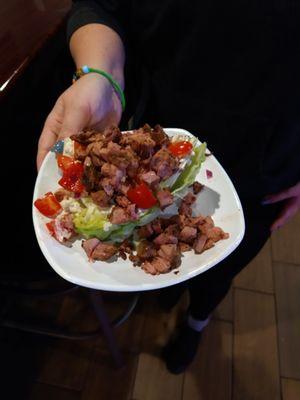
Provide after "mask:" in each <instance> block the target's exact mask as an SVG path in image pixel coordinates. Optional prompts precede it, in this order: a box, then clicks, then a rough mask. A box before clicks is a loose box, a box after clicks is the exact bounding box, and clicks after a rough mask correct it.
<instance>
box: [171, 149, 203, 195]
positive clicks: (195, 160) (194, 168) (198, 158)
mask: <svg viewBox="0 0 300 400" xmlns="http://www.w3.org/2000/svg"><path fill="white" fill-rule="evenodd" d="M205 151H206V143H202V144H201V145H200V146H198V147H195V148H194V153H195V154H194V155H193V156H192V157H191V162H190V163H189V164H188V165H187V166H186V167H185V168H184V170H183V171H182V173H181V174H180V175H179V177H178V178H177V179H176V181H175V183H174V184H173V186H172V187H171V193H172V194H173V195H176V194H177V193H178V192H181V191H182V190H183V189H185V188H187V187H188V186H190V185H192V184H193V183H194V181H195V178H196V176H197V174H198V172H199V170H200V168H201V164H202V163H203V162H204V161H205Z"/></svg>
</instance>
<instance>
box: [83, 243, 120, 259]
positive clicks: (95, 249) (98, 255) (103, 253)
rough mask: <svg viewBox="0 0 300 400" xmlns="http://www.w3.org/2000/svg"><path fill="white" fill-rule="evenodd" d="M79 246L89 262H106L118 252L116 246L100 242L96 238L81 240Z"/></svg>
mask: <svg viewBox="0 0 300 400" xmlns="http://www.w3.org/2000/svg"><path fill="white" fill-rule="evenodd" d="M81 245H82V247H83V249H84V251H85V252H86V254H87V256H88V258H89V260H90V261H97V260H98V261H106V260H109V259H110V258H111V257H112V256H114V255H115V254H116V253H117V252H118V247H117V246H116V245H114V244H111V243H105V242H101V241H100V240H98V239H96V238H92V239H87V240H83V241H82V244H81Z"/></svg>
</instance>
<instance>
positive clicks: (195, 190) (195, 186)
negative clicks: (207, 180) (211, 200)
mask: <svg viewBox="0 0 300 400" xmlns="http://www.w3.org/2000/svg"><path fill="white" fill-rule="evenodd" d="M192 187H193V193H194V194H196V195H197V194H198V193H200V192H201V190H202V188H203V185H201V183H199V182H197V181H195V182H194V183H193V185H192Z"/></svg>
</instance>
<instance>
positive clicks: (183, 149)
mask: <svg viewBox="0 0 300 400" xmlns="http://www.w3.org/2000/svg"><path fill="white" fill-rule="evenodd" d="M192 148H193V145H192V143H190V142H187V141H181V142H174V143H171V144H170V145H169V151H170V152H171V153H172V154H174V156H177V157H182V156H185V155H187V154H189V153H190V152H191V151H192Z"/></svg>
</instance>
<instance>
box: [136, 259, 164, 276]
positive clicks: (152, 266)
mask: <svg viewBox="0 0 300 400" xmlns="http://www.w3.org/2000/svg"><path fill="white" fill-rule="evenodd" d="M142 269H143V270H144V271H145V272H147V273H148V274H151V275H158V274H165V273H166V272H169V271H170V269H171V263H170V261H168V260H166V259H165V258H162V257H155V258H154V259H153V260H152V261H145V262H144V263H143V264H142Z"/></svg>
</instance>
